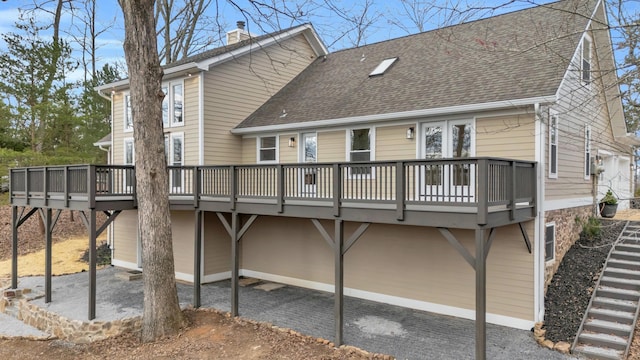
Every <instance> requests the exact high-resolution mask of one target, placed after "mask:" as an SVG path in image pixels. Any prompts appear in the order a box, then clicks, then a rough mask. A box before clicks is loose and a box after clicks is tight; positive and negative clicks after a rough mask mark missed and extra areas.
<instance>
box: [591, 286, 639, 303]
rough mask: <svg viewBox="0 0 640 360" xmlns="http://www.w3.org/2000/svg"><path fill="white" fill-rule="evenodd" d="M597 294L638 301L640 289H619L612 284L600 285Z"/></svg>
mask: <svg viewBox="0 0 640 360" xmlns="http://www.w3.org/2000/svg"><path fill="white" fill-rule="evenodd" d="M596 296H602V297H607V298H611V299H618V300H631V301H638V299H639V298H640V291H636V290H627V289H618V288H614V287H610V286H602V285H601V286H599V287H598V288H597V289H596Z"/></svg>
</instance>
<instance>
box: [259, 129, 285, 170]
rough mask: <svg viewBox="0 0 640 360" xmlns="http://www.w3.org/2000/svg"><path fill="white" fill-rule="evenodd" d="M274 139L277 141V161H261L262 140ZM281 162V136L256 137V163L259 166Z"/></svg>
mask: <svg viewBox="0 0 640 360" xmlns="http://www.w3.org/2000/svg"><path fill="white" fill-rule="evenodd" d="M269 137H274V138H275V139H276V141H275V142H276V156H275V160H260V149H261V147H260V143H261V141H260V140H261V139H263V138H269ZM279 161H280V135H263V136H257V137H256V163H257V164H277V163H278V162H279Z"/></svg>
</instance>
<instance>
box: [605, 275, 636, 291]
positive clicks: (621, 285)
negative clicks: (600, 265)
mask: <svg viewBox="0 0 640 360" xmlns="http://www.w3.org/2000/svg"><path fill="white" fill-rule="evenodd" d="M600 285H602V286H610V287H614V288H618V289H627V290H640V280H634V279H625V278H619V277H615V276H603V277H602V278H601V279H600Z"/></svg>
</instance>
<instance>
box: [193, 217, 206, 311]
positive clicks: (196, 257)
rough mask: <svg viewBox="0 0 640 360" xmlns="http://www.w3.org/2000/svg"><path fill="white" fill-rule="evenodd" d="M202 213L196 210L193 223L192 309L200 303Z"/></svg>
mask: <svg viewBox="0 0 640 360" xmlns="http://www.w3.org/2000/svg"><path fill="white" fill-rule="evenodd" d="M203 216H204V213H203V211H202V210H196V219H195V220H196V221H195V223H196V224H195V226H196V228H195V234H196V236H195V243H194V244H193V250H194V254H193V264H194V266H193V267H194V268H193V307H194V308H196V309H197V308H199V307H200V305H201V303H200V286H201V281H202V280H201V279H200V273H201V271H202V217H203Z"/></svg>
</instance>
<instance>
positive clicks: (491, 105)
mask: <svg viewBox="0 0 640 360" xmlns="http://www.w3.org/2000/svg"><path fill="white" fill-rule="evenodd" d="M556 100H557V98H556V96H555V95H551V96H540V97H534V98H525V99H515V100H505V101H495V102H488V103H479V104H468V105H456V106H447V107H441V108H434V109H421V110H410V111H401V112H393V113H386V114H375V115H363V116H352V117H344V118H337V119H326V120H315V121H307V122H297V123H286V124H276V125H266V126H254V127H246V128H234V129H231V133H232V134H234V135H245V134H254V133H264V132H278V131H285V130H305V129H317V128H322V127H332V126H340V125H355V124H362V123H372V122H382V121H389V120H400V119H413V118H421V117H429V116H438V115H449V114H456V113H467V112H474V111H487V110H498V109H507V108H514V107H521V106H529V105H536V104H547V103H553V102H556Z"/></svg>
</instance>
